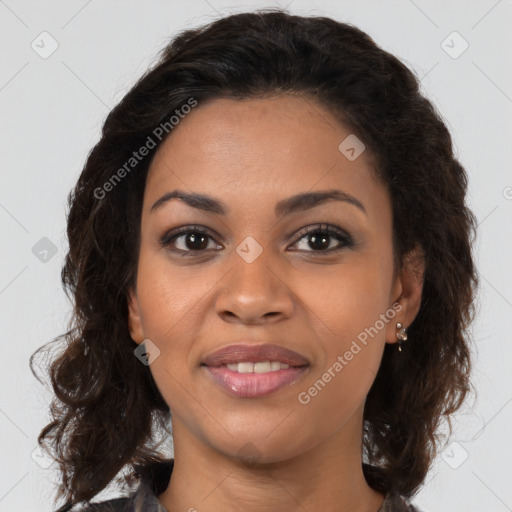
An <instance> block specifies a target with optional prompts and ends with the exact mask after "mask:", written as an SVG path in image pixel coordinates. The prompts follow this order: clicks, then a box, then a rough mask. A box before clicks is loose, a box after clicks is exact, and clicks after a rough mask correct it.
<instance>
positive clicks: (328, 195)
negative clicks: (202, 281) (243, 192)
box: [149, 189, 368, 218]
mask: <svg viewBox="0 0 512 512" xmlns="http://www.w3.org/2000/svg"><path fill="white" fill-rule="evenodd" d="M171 199H181V200H182V201H183V202H184V203H186V204H187V205H189V206H191V207H192V208H197V209H199V210H203V211H205V212H209V213H214V214H216V215H226V214H227V213H229V211H230V210H229V208H227V207H226V206H225V205H224V204H223V203H222V201H220V200H219V199H216V198H214V197H211V196H207V195H204V194H198V193H194V192H184V191H183V190H173V191H172V192H167V193H166V194H164V195H163V196H162V197H161V198H160V199H158V200H157V201H156V202H155V203H154V204H153V206H152V207H151V208H150V210H149V211H150V212H153V211H155V210H158V209H159V208H161V207H162V206H163V205H164V204H166V203H168V202H169V201H170V200H171ZM328 201H343V202H346V203H349V204H351V205H353V206H356V207H357V208H359V209H360V210H361V211H363V212H364V213H366V214H367V215H368V212H367V211H366V208H365V207H364V205H363V203H361V201H359V199H357V198H355V197H354V196H353V195H351V194H349V193H347V192H344V191H342V190H337V189H330V190H323V191H318V192H304V193H302V194H297V195H295V196H291V197H289V198H288V199H283V200H281V201H279V202H278V203H277V204H276V206H275V214H276V217H277V218H279V217H284V216H286V215H291V214H292V213H296V212H299V211H305V210H310V209H311V208H314V207H315V206H318V205H320V204H323V203H326V202H328Z"/></svg>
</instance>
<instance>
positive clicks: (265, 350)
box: [202, 343, 309, 371]
mask: <svg viewBox="0 0 512 512" xmlns="http://www.w3.org/2000/svg"><path fill="white" fill-rule="evenodd" d="M246 361H252V362H254V363H258V362H262V361H279V362H280V363H286V364H288V365H290V366H294V367H297V366H306V365H309V361H308V360H307V359H306V358H305V357H303V356H301V355H300V354H298V353H297V352H295V351H293V350H290V349H288V348H284V347H281V346H279V345H273V344H270V343H263V344H259V345H254V344H248V343H237V344H234V345H228V346H227V347H223V348H220V349H218V350H215V351H214V352H210V353H209V354H208V355H206V357H205V358H204V359H203V361H202V364H203V365H206V366H209V367H219V366H222V365H225V364H230V363H243V362H246ZM279 371H283V370H279Z"/></svg>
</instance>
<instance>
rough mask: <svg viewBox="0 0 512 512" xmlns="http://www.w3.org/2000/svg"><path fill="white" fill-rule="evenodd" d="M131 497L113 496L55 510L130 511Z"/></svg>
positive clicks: (68, 511)
mask: <svg viewBox="0 0 512 512" xmlns="http://www.w3.org/2000/svg"><path fill="white" fill-rule="evenodd" d="M132 510H133V499H132V498H128V497H126V498H114V499H111V500H105V501H100V502H97V503H86V504H77V505H74V506H72V507H61V508H59V509H58V510H56V511H55V512H132Z"/></svg>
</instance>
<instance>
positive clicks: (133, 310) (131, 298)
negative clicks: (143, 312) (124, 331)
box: [128, 288, 145, 345]
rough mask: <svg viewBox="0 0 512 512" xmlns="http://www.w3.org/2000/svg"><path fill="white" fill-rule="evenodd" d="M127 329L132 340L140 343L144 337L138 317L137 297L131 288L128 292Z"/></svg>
mask: <svg viewBox="0 0 512 512" xmlns="http://www.w3.org/2000/svg"><path fill="white" fill-rule="evenodd" d="M128 329H129V331H130V336H131V338H132V340H133V341H135V343H137V345H140V344H141V343H142V342H143V341H144V339H145V338H144V332H143V329H142V321H141V317H140V308H139V299H138V298H137V294H136V293H135V290H134V289H133V288H130V291H129V292H128Z"/></svg>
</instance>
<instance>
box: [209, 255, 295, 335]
mask: <svg viewBox="0 0 512 512" xmlns="http://www.w3.org/2000/svg"><path fill="white" fill-rule="evenodd" d="M233 260H234V262H233V267H232V269H231V271H230V272H228V274H227V275H226V277H225V279H223V280H222V286H221V288H220V289H219V292H218V295H217V297H216V302H215V307H216V311H217V314H218V315H219V316H220V317H222V319H223V320H224V321H226V322H230V323H240V324H254V325H257V324H266V323H276V322H279V321H282V320H284V319H287V318H290V317H291V316H292V315H293V312H294V309H295V304H294V300H293V294H292V291H291V289H290V287H289V286H288V284H287V283H286V277H285V276H284V275H283V273H282V272H279V270H278V268H277V267H278V266H277V265H276V264H275V262H274V263H273V262H272V261H270V258H269V257H267V255H265V251H263V253H262V254H261V255H260V256H259V257H258V258H257V259H256V260H254V261H252V262H251V263H248V262H247V261H244V260H243V259H242V258H240V257H239V256H238V255H237V254H235V255H234V258H233Z"/></svg>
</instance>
